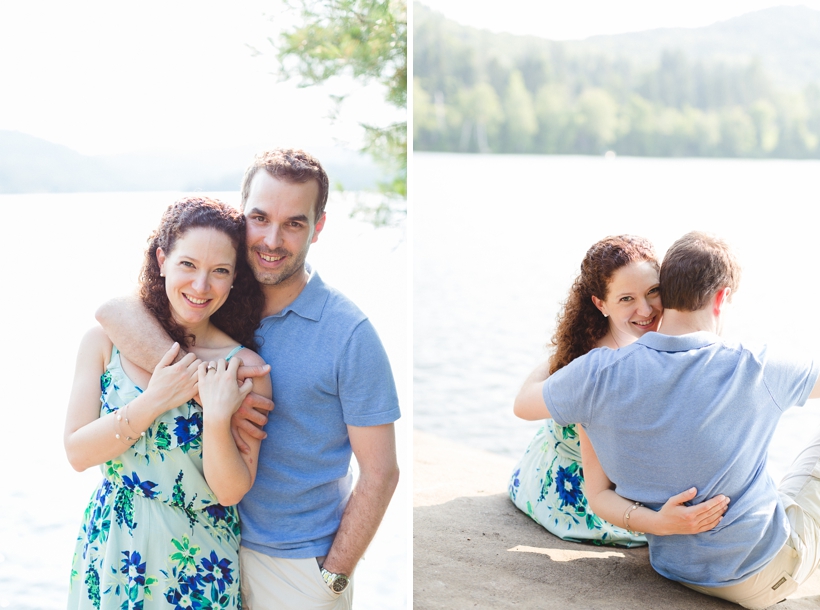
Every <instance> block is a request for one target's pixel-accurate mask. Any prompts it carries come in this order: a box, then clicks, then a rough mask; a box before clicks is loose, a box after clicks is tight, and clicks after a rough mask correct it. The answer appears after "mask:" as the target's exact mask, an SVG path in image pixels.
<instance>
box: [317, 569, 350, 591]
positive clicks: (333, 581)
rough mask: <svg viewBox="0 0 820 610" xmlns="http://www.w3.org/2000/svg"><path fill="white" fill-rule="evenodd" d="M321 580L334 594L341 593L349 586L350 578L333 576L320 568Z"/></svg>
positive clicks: (341, 575) (340, 575)
mask: <svg viewBox="0 0 820 610" xmlns="http://www.w3.org/2000/svg"><path fill="white" fill-rule="evenodd" d="M321 572H322V578H323V579H324V581H325V582H326V583H327V586H328V587H330V590H331V591H333V592H334V593H342V592H343V591H344V590H345V589H347V585H349V584H350V578H349V577H348V576H347V575H345V574H334V573H333V572H328V571H327V570H325V569H324V568H321Z"/></svg>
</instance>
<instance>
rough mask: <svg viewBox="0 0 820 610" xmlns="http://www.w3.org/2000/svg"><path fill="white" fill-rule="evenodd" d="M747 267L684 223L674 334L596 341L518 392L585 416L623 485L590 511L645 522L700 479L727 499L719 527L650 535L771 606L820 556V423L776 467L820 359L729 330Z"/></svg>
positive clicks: (683, 565)
mask: <svg viewBox="0 0 820 610" xmlns="http://www.w3.org/2000/svg"><path fill="white" fill-rule="evenodd" d="M739 277H740V270H739V266H738V265H737V263H736V261H735V258H734V256H733V254H732V253H731V251H730V250H729V248H728V246H727V245H726V244H725V243H724V242H723V241H722V240H720V239H718V238H716V237H714V236H711V235H708V234H704V233H689V234H687V235H685V236H684V237H682V238H681V239H680V240H678V241H677V242H675V244H673V245H672V247H671V248H670V249H669V251H668V252H667V254H666V257H665V258H664V261H663V266H662V268H661V274H660V286H661V298H662V301H663V304H664V307H665V310H664V318H663V325H662V327H661V330H662V333H663V334H660V333H654V332H650V333H647V334H646V335H644V336H643V337H642V338H640V339H638V340H637V341H636V342H635V343H633V344H631V345H629V346H627V347H624V348H621V349H618V350H610V349H596V350H593V351H591V352H589V353H588V354H587V355H585V356H582V357H580V358H577V359H576V360H574V361H573V362H572V363H571V364H569V365H568V366H566V367H564V368H563V369H561V370H560V371H558V372H556V373H555V374H554V375H553V376H551V377H549V378H548V379H546V381H544V380H543V378H542V379H541V380H538V379H533V378H532V377H531V378H530V380H528V382H527V383H526V384H525V386H524V388H522V390H521V394H519V399H520V400H529V401H533V404H538V405H539V406H540V407H543V408H544V410H545V413H547V415H546V417H552V418H553V419H554V420H555V421H556V422H557V423H558V424H560V425H562V426H566V425H568V424H570V423H580V424H581V426H582V427H583V430H584V431H585V432H586V434H587V436H588V438H589V440H590V441H591V443H592V446H594V451H595V453H596V454H597V458H598V460H599V464H598V461H597V460H594V463H595V466H596V467H602V469H603V471H605V473H606V474H605V475H603V477H604V478H607V477H608V481H607V483H609V482H611V483H612V484H613V486H614V490H615V491H616V492H617V495H616V494H615V493H612V492H611V491H610V490H609V487H608V486H607V488H606V491H607V493H602V494H600V495H597V494H596V491H597V490H593V493H591V494H590V497H589V501H590V505H591V507H592V509H593V510H594V511H595V513H596V514H598V515H600V516H601V517H603V518H605V519H607V520H610V521H612V522H614V523H616V524H618V525H621V524H623V525H624V526H625V527H627V528H630V527H631V528H632V529H636V530H637V529H640V527H641V523H646V524H649V523H650V520H651V519H652V517H653V516H654V514H653V513H652V512H651V511H658V510H660V509H661V507H662V506H663V505H664V503H665V502H666V501H667V500H668V499H669V498H670V497H672V496H674V495H676V494H679V493H680V492H681V491H682V490H685V489H690V488H692V487H694V488H696V490H697V495H696V497H695V498H694V500H693V503H699V502H702V501H705V500H708V499H710V498H713V497H715V496H718V495H719V494H723V495H725V496H727V497H729V498H730V499H731V501H730V504H729V507H728V510H727V511H726V513H725V514H724V516H723V519H722V520H721V521H720V523H719V524H718V525H717V526H716V527H714V528H713V529H711V530H708V531H706V532H702V533H699V534H692V535H668V536H661V535H653V534H651V533H647V539H648V542H649V551H650V561H651V563H652V566H653V567H654V568H655V570H657V571H658V572H659V573H660V574H662V575H663V576H666V577H667V578H670V579H673V580H677V581H679V582H681V583H683V584H685V585H687V586H689V587H691V588H693V589H696V590H698V591H701V592H703V593H707V594H709V595H713V596H716V597H721V598H724V599H729V600H731V601H734V602H737V603H739V604H741V605H743V606H745V607H747V608H765V607H767V606H769V605H771V604H774V603H777V602H778V601H780V600H782V599H784V598H785V597H786V596H788V595H789V594H791V593H792V592H793V591H794V590H796V588H797V587H798V585H799V584H800V583H802V582H804V581H805V580H806V579H807V578H808V577H809V576H810V575H811V573H812V572H813V571H814V570H815V569H817V567H818V564H820V434H819V435H817V436H816V437H815V439H814V440H813V442H812V443H811V444H810V446H809V447H808V448H806V450H805V451H804V452H803V453H802V454H801V456H800V458H798V460H797V462H796V463H795V465H794V466H793V467H792V469H791V470H790V472H789V474H788V475H787V476H786V477H785V479H784V480H783V482H782V483H781V486H780V488H779V489H778V488H777V486H776V485H775V483H774V482H773V481H772V479H771V477H770V476H769V474H768V472H767V470H766V454H767V450H768V446H769V443H770V441H771V437H772V434H773V432H774V430H775V427H776V425H777V422H778V420H779V419H780V416H781V415H782V413H783V411H785V410H786V409H787V408H789V407H791V406H793V405H801V406H802V405H803V404H804V403H805V402H806V400H807V399H808V398H818V397H820V383H818V374H820V370H819V369H818V364H817V363H816V362H813V361H811V360H808V359H796V358H790V357H784V356H783V355H778V354H774V353H772V352H771V350H768V349H766V348H765V347H764V348H759V349H750V348H749V347H747V346H744V345H740V344H732V343H727V342H724V341H723V340H722V339H721V338H720V336H719V335H720V331H721V329H722V323H723V320H724V317H725V311H726V307H727V303H728V301H729V300H730V297H731V294H732V293H733V292H734V291H736V290H737V286H738V282H739ZM593 457H594V456H593ZM587 462H588V461H587V455H585V456H584V464H585V467H587V465H588V464H587ZM587 474H588V475H590V474H591V473H587ZM589 478H590V477H589V476H588V481H589ZM592 478H594V476H593V477H592ZM593 487H594V484H593ZM618 496H620V497H618ZM625 498H628V500H626V499H625ZM624 507H626V508H624Z"/></svg>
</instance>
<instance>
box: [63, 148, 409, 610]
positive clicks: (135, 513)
mask: <svg viewBox="0 0 820 610" xmlns="http://www.w3.org/2000/svg"><path fill="white" fill-rule="evenodd" d="M328 186H329V181H328V177H327V175H326V173H325V171H324V169H323V168H322V167H321V164H320V163H319V162H318V161H317V160H316V159H315V158H313V157H312V156H311V155H309V154H307V153H305V152H304V151H300V150H294V149H274V150H271V151H267V152H264V153H261V154H259V155H257V156H256V158H255V159H254V161H253V163H252V164H251V165H250V166H249V168H248V169H247V171H246V173H245V176H244V179H243V182H242V191H241V201H242V211H241V212H240V211H239V210H236V209H235V208H233V207H231V206H228V205H225V204H223V203H221V202H219V201H216V200H214V199H210V198H207V197H190V198H186V199H182V200H180V201H178V202H176V203H175V204H173V205H171V206H170V207H169V208H168V209H167V210H166V212H165V213H164V215H163V217H162V220H161V223H160V226H159V227H158V228H157V230H156V231H155V232H154V234H153V235H152V236H151V238H150V240H149V246H148V248H147V250H146V253H145V260H144V263H143V268H142V271H141V274H140V286H139V296H138V297H124V298H119V299H113V300H112V301H109V302H108V303H106V304H104V305H103V306H102V307H101V308H100V309H99V310H98V312H97V319H98V321H99V322H100V326H98V327H95V328H92V329H91V330H90V331H89V332H88V333H87V334H86V335H85V337H84V338H83V340H82V342H81V345H80V349H79V353H78V357H77V365H76V370H75V377H74V385H73V388H72V392H71V397H70V399H69V406H68V414H67V418H66V428H65V447H66V453H67V455H68V459H69V462H70V463H71V465H72V466H73V467H74V468H75V469H76V470H79V471H82V470H85V469H86V468H88V467H91V466H96V465H99V466H100V467H101V470H102V473H103V480H102V481H101V482H100V484H99V485H98V487H97V489H96V490H95V492H94V494H93V495H92V498H91V501H90V503H89V504H88V507H87V508H86V510H85V514H84V515H83V520H82V525H81V528H80V533H79V535H78V538H77V543H76V547H75V555H74V559H73V565H72V570H71V581H70V592H69V601H68V607H69V608H98V609H103V610H105V609H114V608H123V607H129V608H142V609H144V610H147V609H148V608H180V609H182V608H206V607H207V608H231V609H239V608H249V609H251V610H253V609H266V608H293V609H303V608H305V609H309V608H316V609H319V608H322V609H331V608H332V609H338V610H341V609H349V608H351V607H352V599H353V579H352V575H353V572H354V570H355V568H356V564H357V563H358V561H359V559H360V558H361V557H362V555H363V553H364V551H365V550H366V548H367V546H368V544H369V543H370V541H371V539H372V538H373V536H374V534H375V532H376V530H377V528H378V526H379V523H380V522H381V519H382V517H383V516H384V513H385V511H386V509H387V506H388V504H389V502H390V498H391V497H392V495H393V492H394V490H395V488H396V485H397V483H398V476H399V472H398V465H397V461H396V445H395V434H394V427H393V423H394V422H395V421H396V420H397V419H398V418H399V415H400V414H399V405H398V398H397V394H396V388H395V384H394V381H393V376H392V372H391V369H390V364H389V362H388V359H387V355H386V353H385V351H384V348H383V346H382V344H381V341H380V340H379V338H378V335H377V334H376V331H375V329H374V328H373V326H372V324H371V323H370V321H369V320H368V319H367V317H366V316H365V315H364V314H363V313H362V312H361V311H360V310H359V309H358V308H357V307H356V306H355V305H354V304H353V303H352V302H351V301H349V300H348V299H347V298H346V297H345V296H344V295H342V294H341V293H339V292H338V291H336V290H335V289H333V288H331V287H330V286H328V285H326V284H324V283H323V281H322V279H321V278H320V277H319V275H318V273H317V272H316V271H315V270H313V269H311V267H310V266H309V265H308V264H307V263H306V262H305V261H306V256H307V253H308V250H309V248H310V245H311V244H312V243H314V242H316V240H317V239H318V237H319V234H320V233H321V231H322V229H323V227H324V224H325V218H326V216H325V205H326V202H327V197H328ZM101 393H102V395H101ZM274 405H275V407H274ZM268 433H270V435H268ZM268 436H270V438H268V440H263V439H265V438H266V437H268ZM353 455H355V457H356V460H357V463H358V465H359V469H360V475H359V478H358V480H357V481H356V482H355V486H354V484H353V479H352V474H351V472H350V461H351V457H352V456H353ZM240 501H241V502H240ZM240 522H241V531H240ZM240 568H241V570H240Z"/></svg>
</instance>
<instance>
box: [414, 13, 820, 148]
mask: <svg viewBox="0 0 820 610" xmlns="http://www.w3.org/2000/svg"><path fill="white" fill-rule="evenodd" d="M414 24H415V25H414V34H413V35H414V58H413V59H414V82H413V100H414V101H413V103H414V114H413V120H414V125H413V139H414V148H415V150H428V151H451V152H496V153H538V154H601V153H603V152H605V151H608V150H612V151H615V152H616V153H618V154H623V155H638V156H714V157H779V158H820V86H818V83H820V12H818V11H813V10H811V9H807V8H804V7H778V8H772V9H766V10H763V11H758V12H756V13H750V14H748V15H743V16H741V17H737V18H735V19H731V20H728V21H725V22H722V23H718V24H715V25H712V26H709V27H707V28H697V29H670V30H655V31H651V32H641V33H636V34H622V35H618V36H599V37H594V38H590V39H588V40H586V41H572V42H556V41H550V40H546V39H540V38H536V37H531V36H513V35H510V34H498V33H491V32H488V31H486V30H477V29H475V28H470V27H465V26H461V25H459V24H457V23H455V22H453V21H450V20H448V19H445V18H444V17H443V16H442V15H441V14H439V13H436V12H434V11H432V10H430V9H429V8H427V7H426V6H424V5H422V4H419V3H416V4H415V5H414Z"/></svg>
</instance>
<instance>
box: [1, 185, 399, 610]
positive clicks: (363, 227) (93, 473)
mask: <svg viewBox="0 0 820 610" xmlns="http://www.w3.org/2000/svg"><path fill="white" fill-rule="evenodd" d="M209 194H211V195H214V196H216V197H218V198H220V199H222V200H223V201H226V202H229V203H236V202H237V201H238V193H209ZM178 197H180V194H178V193H94V194H61V195H0V206H2V209H3V210H5V214H6V216H5V218H4V220H3V221H2V223H0V260H2V261H3V266H4V269H5V274H4V277H5V281H4V282H3V290H2V304H1V305H0V307H2V319H3V321H4V322H5V327H4V332H3V334H4V349H3V350H2V353H1V354H0V387H2V388H3V391H2V398H1V399H0V402H1V403H2V408H0V463H1V464H2V467H1V468H0V608H12V609H14V610H51V609H58V608H65V599H66V595H67V591H68V576H69V571H70V565H71V558H72V555H73V550H74V543H75V540H76V536H77V530H78V527H79V523H80V519H81V517H82V513H83V510H84V508H85V505H86V503H87V502H88V500H89V497H90V495H91V492H92V491H93V489H94V487H95V485H96V483H97V481H98V480H99V477H100V476H101V475H100V474H99V470H98V469H95V468H94V469H89V470H87V471H86V472H83V473H77V472H75V471H74V470H72V469H71V467H70V466H69V465H68V462H67V460H66V458H65V452H64V450H63V426H64V422H65V409H66V404H67V402H68V395H69V391H70V388H71V382H72V376H73V370H74V361H75V357H76V351H77V346H78V345H79V340H80V337H81V336H82V335H83V333H84V332H85V331H86V330H87V329H88V328H89V327H90V326H91V325H92V324H94V323H95V322H94V317H93V315H94V310H95V309H96V307H97V306H98V305H99V304H100V303H101V302H103V301H104V300H106V299H108V298H111V297H113V296H117V295H122V294H125V293H128V292H131V291H132V290H133V287H134V285H135V282H136V277H137V274H138V271H139V267H140V264H141V258H142V253H143V250H144V247H145V243H146V239H147V237H148V235H149V234H150V232H151V231H152V230H153V229H154V228H155V227H156V225H157V224H158V222H159V218H160V216H161V214H162V211H163V210H164V209H165V208H166V207H167V206H168V205H169V204H170V203H172V202H173V201H175V200H176V199H177V198H178ZM350 207H351V202H350V201H349V198H348V197H347V196H344V195H342V194H339V193H333V194H331V200H330V202H329V203H328V221H327V223H326V225H325V229H324V231H323V232H322V235H321V238H320V239H319V241H318V242H317V243H315V244H314V245H313V246H312V248H311V251H310V255H309V257H308V260H309V262H311V263H312V264H313V265H314V266H315V267H316V268H317V269H318V270H319V271H320V272H321V274H322V277H323V279H324V280H325V281H326V282H328V283H329V284H331V285H333V286H335V287H337V288H339V289H340V290H342V291H343V292H344V293H345V294H347V295H348V296H349V297H350V298H351V299H352V300H353V301H354V302H356V303H357V304H358V305H359V306H360V307H361V309H362V310H363V311H364V312H365V313H366V314H368V315H369V316H370V318H371V320H372V321H373V324H374V326H375V327H376V329H377V330H378V332H379V334H380V336H381V338H382V340H383V342H384V345H385V348H386V350H387V353H388V355H389V357H390V361H391V364H392V366H393V371H394V376H395V378H396V385H397V388H398V392H399V399H400V401H401V405H402V411H403V413H404V416H403V418H402V419H401V420H399V422H397V426H396V432H397V443H398V454H399V464H400V467H401V468H402V469H403V473H404V476H403V477H402V480H401V481H400V483H399V487H398V489H397V491H396V494H395V495H394V497H393V500H392V502H391V504H390V507H389V508H388V511H387V514H386V515H385V519H384V521H383V523H382V527H381V528H380V529H379V532H378V533H377V535H376V538H375V539H374V541H373V543H372V545H371V546H370V548H369V550H368V552H367V554H366V555H365V559H364V560H363V561H362V562H361V563H360V564H359V567H358V569H357V572H356V607H357V608H361V609H370V610H383V609H392V610H398V609H404V608H406V607H407V603H408V601H407V600H408V598H409V596H408V594H407V591H408V589H409V583H410V582H411V580H410V579H411V572H410V570H411V566H410V562H409V559H408V557H409V553H410V547H409V544H408V540H409V536H410V511H409V497H410V496H409V488H410V480H409V476H408V473H409V472H410V468H409V456H410V443H411V440H410V429H411V425H410V404H409V396H410V391H409V385H410V380H409V375H408V373H406V371H407V370H408V368H409V362H408V360H409V359H408V351H409V347H408V331H407V328H408V325H407V316H408V313H407V312H408V284H409V282H408V274H407V268H408V265H407V249H408V248H407V242H406V239H405V231H404V227H403V226H402V227H398V228H385V229H378V230H377V229H374V228H373V227H372V226H370V225H368V224H366V223H362V222H358V221H355V220H351V219H349V218H348V211H349V209H350ZM271 440H272V441H275V439H273V438H272V437H271ZM269 442H270V441H269Z"/></svg>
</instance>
